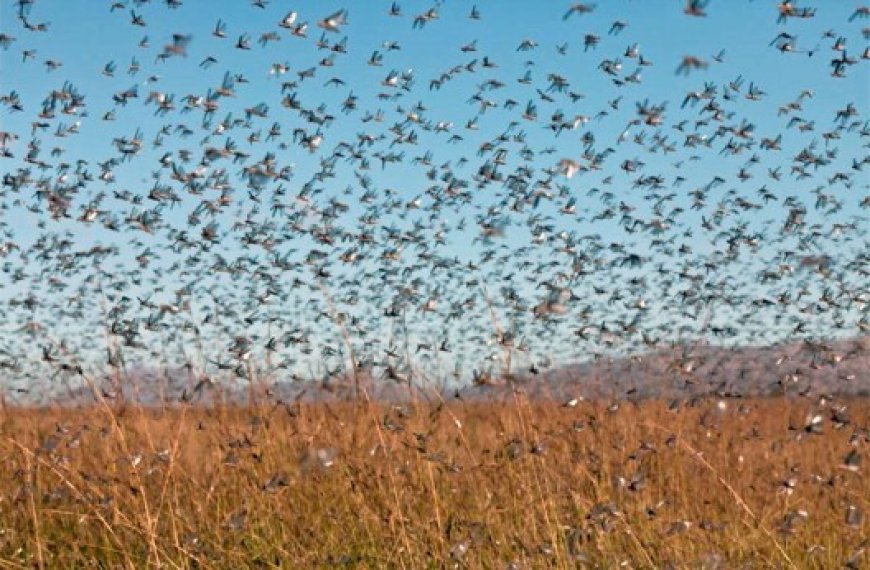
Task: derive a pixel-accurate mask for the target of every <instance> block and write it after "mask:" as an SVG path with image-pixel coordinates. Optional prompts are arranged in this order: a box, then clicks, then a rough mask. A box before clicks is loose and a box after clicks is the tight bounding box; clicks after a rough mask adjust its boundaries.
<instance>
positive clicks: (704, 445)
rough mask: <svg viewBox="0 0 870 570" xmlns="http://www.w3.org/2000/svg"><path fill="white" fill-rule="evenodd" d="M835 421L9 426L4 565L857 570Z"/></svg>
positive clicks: (166, 417)
mask: <svg viewBox="0 0 870 570" xmlns="http://www.w3.org/2000/svg"><path fill="white" fill-rule="evenodd" d="M845 403H846V404H847V405H848V410H849V414H850V416H851V418H850V421H849V423H848V424H846V425H843V424H842V423H839V424H838V423H837V422H835V421H832V420H831V417H832V415H833V408H834V406H836V405H839V404H841V402H837V403H836V404H831V403H823V404H820V403H819V402H817V401H809V400H798V399H771V400H762V399H758V400H745V401H737V400H731V401H728V403H727V408H725V409H721V408H719V407H717V401H716V400H704V401H699V402H695V403H694V405H684V406H682V407H681V408H680V409H679V410H677V411H672V410H669V409H668V408H667V405H666V404H665V403H663V402H655V401H651V402H646V403H642V404H629V403H623V404H622V405H621V406H619V408H618V409H613V408H609V407H608V406H606V405H605V404H598V403H587V402H581V403H579V404H578V405H577V406H576V407H573V408H572V407H565V406H561V405H559V404H556V403H544V402H530V401H527V400H525V399H524V398H523V397H522V396H517V398H516V400H515V401H514V402H507V403H496V402H486V403H484V402H474V403H471V402H459V401H457V402H451V403H449V404H447V405H434V404H424V403H416V404H407V405H404V406H402V407H395V406H391V405H386V404H384V405H372V404H360V405H356V404H352V403H342V404H326V403H320V404H294V405H265V404H264V405H262V406H258V407H256V408H220V409H199V408H187V409H182V408H175V409H139V408H128V409H125V410H120V411H119V410H115V411H111V410H109V409H108V408H100V407H97V408H90V409H79V410H69V409H66V410H65V409H56V410H39V411H37V410H13V409H6V410H3V411H2V412H0V413H2V440H0V454H2V455H0V457H2V458H3V461H2V463H0V560H2V562H0V567H10V568H12V567H34V566H42V567H46V568H72V567H100V568H123V567H129V568H133V567H136V568H141V567H157V566H160V567H166V568H176V567H180V568H246V567H285V568H309V567H331V566H339V567H361V568H384V567H397V568H398V567H403V568H429V567H432V568H440V567H471V568H539V567H554V568H576V567H586V566H588V567H605V568H615V567H618V566H619V565H621V564H622V565H624V567H630V568H664V567H667V566H668V565H669V564H670V565H673V567H677V568H686V567H691V568H742V567H748V568H768V567H771V568H838V567H842V566H843V565H844V564H846V563H849V562H851V563H852V564H853V565H854V566H855V567H867V565H868V560H870V559H868V557H867V556H868V555H862V554H861V552H862V548H864V547H865V546H866V539H865V538H863V537H867V536H868V533H870V526H868V521H867V518H868V517H866V516H865V517H864V519H863V520H862V521H861V522H860V523H858V524H855V522H854V521H852V523H853V524H847V521H846V512H847V509H848V508H849V506H850V505H852V506H855V507H858V508H859V509H861V510H863V511H867V510H868V505H867V497H870V481H868V477H867V475H866V469H867V466H866V465H864V466H863V467H862V469H859V470H857V471H855V470H850V469H846V468H844V466H843V465H842V464H843V460H844V458H845V456H846V455H847V454H848V453H849V452H850V450H852V449H857V450H858V452H859V453H860V454H862V455H866V450H867V447H868V442H867V437H866V435H867V432H866V430H867V426H868V419H870V401H867V400H853V401H849V402H845ZM816 413H818V414H821V415H822V416H823V417H824V424H823V430H822V433H821V434H811V433H809V431H808V430H807V429H805V425H806V424H805V422H806V416H807V414H816ZM840 419H843V418H842V417H840ZM862 430H863V431H862ZM856 434H858V435H856ZM850 439H851V440H852V441H851V442H850ZM865 461H866V459H865ZM789 480H792V481H791V482H789V483H786V481H789ZM802 511H805V515H806V516H803V513H802ZM789 520H790V521H791V522H789ZM862 540H865V542H864V543H862ZM862 556H863V558H862Z"/></svg>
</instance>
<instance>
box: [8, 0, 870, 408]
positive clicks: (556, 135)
mask: <svg viewBox="0 0 870 570" xmlns="http://www.w3.org/2000/svg"><path fill="white" fill-rule="evenodd" d="M240 4H241V7H239V6H233V7H232V8H231V9H230V8H227V9H228V10H230V11H232V12H233V13H234V14H235V13H237V12H238V13H240V14H242V16H238V15H236V16H235V17H228V16H221V15H220V14H218V13H213V12H216V11H217V9H218V7H220V8H221V9H223V8H224V5H223V3H221V4H217V3H215V4H212V3H208V4H207V9H206V7H205V5H204V4H203V3H200V2H195V1H193V0H160V1H158V0H120V1H114V2H108V3H106V4H104V5H100V6H99V8H98V6H97V4H96V3H95V4H94V5H93V6H91V4H90V3H89V4H88V9H89V10H94V11H98V10H105V12H106V13H108V16H106V14H104V13H102V12H101V13H100V18H104V17H109V18H111V20H110V21H111V22H112V26H106V27H105V29H103V28H102V27H100V29H94V30H90V29H89V30H88V33H95V34H106V35H107V36H106V37H107V38H109V37H111V39H106V40H105V44H102V43H100V42H102V41H104V40H100V39H99V38H89V40H88V41H90V42H91V43H93V45H95V46H96V45H100V46H103V47H100V48H94V49H95V50H96V51H95V54H97V55H98V56H100V57H104V58H105V59H106V60H109V61H99V62H96V61H92V59H93V57H91V56H87V59H88V61H87V62H86V65H85V64H82V63H81V62H77V63H75V64H72V63H70V62H69V61H65V60H64V59H65V58H75V57H76V54H75V51H74V50H70V49H69V48H70V46H68V45H65V44H64V43H63V42H60V43H52V42H51V40H50V38H51V36H52V34H53V33H55V31H56V30H57V32H58V33H61V31H62V29H63V27H64V26H76V25H78V24H77V23H76V20H75V19H72V18H67V17H66V16H65V15H64V14H62V13H58V19H57V21H52V20H53V18H52V13H53V10H58V11H60V12H62V11H63V10H64V9H63V8H61V7H59V6H58V3H56V2H49V1H48V0H42V1H39V2H37V1H36V0H15V1H14V2H9V3H4V6H3V8H2V10H3V11H4V17H3V18H2V19H0V22H2V24H0V25H2V30H0V50H2V51H0V56H2V58H3V68H4V71H3V72H2V73H3V81H2V86H3V87H2V93H0V107H2V108H0V112H2V113H3V118H2V119H0V152H2V158H0V164H2V168H0V170H2V185H0V264H2V273H0V375H2V378H3V381H4V385H5V386H6V387H7V389H8V391H9V393H10V394H18V395H20V397H22V398H37V399H38V398H41V397H44V396H45V395H46V394H51V393H58V392H63V391H64V390H66V389H69V388H70V387H71V386H72V387H75V386H80V385H83V384H87V385H88V386H92V387H94V388H95V389H97V390H98V391H100V393H101V394H102V395H103V396H105V397H108V398H112V397H116V396H117V395H118V394H119V392H120V391H121V390H122V389H123V388H122V387H121V385H120V383H121V382H122V380H121V379H122V378H124V375H125V373H126V374H129V373H131V371H133V370H136V369H140V370H141V369H161V370H164V371H165V372H168V371H178V370H184V374H185V382H188V383H189V384H188V387H189V389H188V390H187V391H185V393H184V396H185V397H186V398H195V397H197V395H198V394H200V393H201V392H203V391H205V390H207V389H209V387H210V386H213V385H215V384H217V383H230V384H233V383H236V384H238V385H245V384H247V383H256V382H261V381H262V382H266V383H269V382H283V381H290V380H299V381H304V380H312V379H313V380H317V381H318V382H320V383H321V384H323V385H325V386H328V385H329V384H330V383H331V382H339V381H341V379H343V378H344V379H346V378H349V377H351V376H352V377H357V375H358V374H363V373H365V374H366V376H367V377H369V378H372V379H376V380H381V379H382V380H384V381H386V382H398V383H400V384H417V385H419V384H424V383H426V382H431V381H435V382H448V383H449V382H457V383H464V382H469V381H474V382H476V383H479V384H484V383H487V382H490V381H492V380H493V379H494V378H498V377H499V376H502V377H504V376H506V375H509V374H510V375H515V374H523V375H535V374H538V373H540V372H541V371H543V370H545V369H547V368H549V367H554V366H558V365H560V364H564V363H566V362H570V361H573V360H581V359H590V358H612V357H628V356H634V357H636V358H642V357H640V356H637V355H642V354H644V353H648V352H655V351H657V350H659V349H662V348H666V347H669V346H672V345H674V344H677V343H682V344H686V345H689V346H691V345H693V343H705V344H706V343H713V344H719V345H724V346H741V345H770V344H775V343H778V342H783V341H796V340H809V339H813V340H816V341H818V340H822V341H825V340H829V339H835V338H854V337H859V336H864V335H866V334H867V332H868V331H870V309H868V307H870V286H868V283H870V240H868V230H870V223H868V209H870V194H868V192H867V188H868V184H867V175H866V172H867V170H866V169H867V168H868V163H870V155H868V154H867V152H866V149H867V146H868V141H870V123H868V121H867V120H866V116H865V114H866V110H867V103H868V92H867V85H868V82H867V79H868V73H867V62H868V59H870V48H863V49H861V48H860V47H859V45H860V44H861V42H864V43H865V44H866V43H867V40H868V39H870V27H863V28H862V26H866V25H867V23H868V22H870V6H860V7H858V8H857V9H855V10H854V12H853V13H851V15H850V16H848V17H847V18H844V19H843V20H842V21H839V22H837V23H836V26H837V27H836V28H833V29H825V30H817V29H816V28H814V26H815V25H816V22H817V21H818V20H819V19H821V18H824V17H825V15H824V11H825V10H827V9H828V8H829V6H828V4H827V3H825V4H821V3H820V4H819V6H817V7H811V6H803V5H799V2H796V1H790V0H783V1H781V2H776V1H774V2H768V4H770V10H769V15H770V29H771V30H773V31H772V32H771V34H770V38H769V43H768V45H760V46H757V47H754V48H753V49H757V50H759V55H758V59H764V58H780V59H779V60H778V61H780V62H781V63H777V64H776V65H778V66H780V68H781V70H782V75H783V77H782V83H783V84H789V82H790V81H791V82H794V81H799V82H803V84H804V85H803V87H802V88H800V89H798V90H797V91H796V92H794V93H793V96H791V97H789V98H788V99H784V100H775V97H774V96H773V95H769V94H768V91H770V92H780V88H781V85H779V82H780V78H778V77H769V76H768V77H764V76H757V74H758V72H757V70H755V69H753V66H752V64H753V62H741V65H743V67H744V68H743V69H742V73H735V74H734V75H729V76H728V77H729V78H728V79H726V80H724V81H719V80H711V77H725V74H726V73H730V71H716V70H718V69H723V70H725V69H732V68H730V67H729V66H730V65H733V62H731V61H730V57H731V52H732V51H736V50H732V48H731V47H730V46H728V45H722V46H694V47H693V48H692V49H691V51H692V53H690V54H685V55H683V54H680V55H679V56H677V57H676V58H675V59H674V60H673V61H662V60H661V59H660V58H653V57H652V56H651V55H650V52H649V51H645V50H644V49H642V48H641V46H640V45H639V44H638V43H637V42H636V41H635V40H633V39H632V34H633V33H634V31H635V30H636V29H638V28H640V27H642V24H643V22H640V21H632V20H631V19H623V18H611V17H610V15H608V14H607V12H609V11H611V10H613V9H615V7H616V3H614V4H611V3H607V5H604V4H601V5H596V4H593V3H575V4H572V5H569V6H563V7H562V8H561V10H560V12H561V11H562V10H564V12H563V14H562V18H561V20H560V19H559V17H558V14H557V15H556V18H554V20H553V21H552V23H551V24H549V28H550V29H552V33H548V34H547V35H548V37H525V33H526V32H525V31H524V30H523V29H522V27H509V26H502V27H505V28H506V29H501V28H500V27H499V26H501V25H502V24H503V23H504V14H493V15H491V16H490V15H489V14H487V6H480V7H478V6H471V5H463V4H461V3H458V2H457V3H453V2H444V1H443V0H440V1H436V2H435V3H430V4H428V5H426V6H421V5H416V6H415V7H414V9H413V10H412V9H410V7H409V6H405V5H400V3H397V2H393V3H392V4H385V5H383V6H381V5H380V4H378V3H374V2H373V3H366V6H365V7H362V6H360V7H359V8H358V10H359V11H360V13H362V12H366V17H365V18H362V17H360V20H359V21H358V20H357V19H356V17H355V14H354V11H355V8H353V9H351V10H348V9H339V10H336V11H331V10H328V9H324V8H323V7H322V6H320V5H318V4H316V3H311V4H310V5H308V6H307V7H305V8H303V7H299V8H297V10H294V11H289V12H286V11H285V8H286V7H285V6H284V3H283V2H282V3H279V2H275V1H270V0H254V1H253V2H250V3H247V2H242V3H240ZM279 4H280V6H279ZM403 4H404V3H403ZM415 4H418V3H416V2H415ZM709 4H710V2H709V1H700V0H695V1H691V0H690V1H688V2H686V3H685V5H684V7H683V8H682V9H680V8H678V7H676V6H674V5H673V4H672V3H662V5H661V6H658V7H656V8H655V9H656V10H657V11H662V12H669V13H668V14H666V15H665V16H662V17H663V18H686V19H690V20H695V21H697V22H698V23H699V24H700V23H706V22H709V21H712V20H713V19H714V18H717V17H719V18H721V17H723V15H722V13H723V12H725V11H728V10H734V11H740V10H742V9H744V7H738V6H736V5H732V3H730V2H729V3H720V4H717V5H715V6H711V5H709ZM713 8H715V10H713ZM67 9H68V8H67ZM488 9H489V10H492V11H493V12H496V11H502V10H508V9H509V8H508V7H504V8H502V7H501V6H500V5H499V6H495V5H492V6H489V7H488ZM629 9H630V10H635V9H636V7H635V6H634V5H628V7H627V8H626V10H627V11H628V10H629ZM542 10H544V8H542ZM185 11H198V13H197V15H196V22H197V23H198V24H197V25H200V26H206V27H207V28H203V29H199V30H197V31H190V30H180V31H178V30H175V29H172V28H170V29H161V28H160V27H159V26H157V25H155V24H154V22H160V23H161V24H165V25H174V23H175V22H176V19H175V18H176V17H175V14H181V13H183V12H185ZM330 12H331V13H330ZM717 12H718V13H717ZM627 15H630V14H627ZM488 16H490V17H492V22H491V23H490V22H489V21H488V20H489V18H488ZM83 17H85V18H86V16H83ZM188 18H189V16H188ZM266 19H268V21H269V22H271V24H270V25H269V26H268V27H266V28H265V29H263V28H262V27H259V28H258V27H257V26H258V25H259V23H260V22H262V21H265V20H266ZM206 20H208V21H207V22H206ZM451 20H453V23H451ZM459 20H461V22H459ZM605 20H606V23H604V24H602V22H603V21H605ZM178 21H182V19H179V20H178ZM593 23H594V25H593ZM355 26H361V27H362V28H363V31H362V32H360V35H359V36H355V35H354V27H355ZM474 26H479V27H478V28H475V27H474ZM475 30H477V32H475ZM466 31H468V33H469V34H471V33H476V34H478V36H477V38H474V37H460V34H464V33H465V32H466ZM64 33H69V32H68V31H67V32H64ZM378 34H380V35H378ZM799 35H800V36H801V38H800V41H799V38H798V36H799ZM397 36H398V37H402V38H409V39H408V40H407V41H405V40H403V41H398V40H394V39H391V37H397ZM507 36H509V37H507ZM44 37H45V38H49V39H43V38H44ZM668 41H670V40H668ZM506 42H509V43H511V45H512V47H511V49H509V50H508V49H495V50H488V49H487V48H486V47H485V46H486V45H487V44H490V43H491V44H498V45H502V44H504V45H507V44H506ZM664 42H665V40H664V39H663V43H664ZM403 43H404V45H403ZM105 46H108V47H105ZM409 46H412V47H409ZM125 50H130V51H131V52H132V53H133V55H132V56H131V57H130V59H129V61H126V60H125V61H121V60H120V59H119V58H120V57H122V56H121V54H124V53H126V52H125ZM415 50H416V51H415ZM702 52H703V53H702ZM708 52H709V53H708ZM124 57H126V56H124ZM654 59H655V61H653V60H654ZM408 61H411V62H413V61H419V62H421V63H422V66H421V65H420V64H417V65H416V66H415V67H413V68H407V67H406V66H405V65H404V64H405V63H406V62H408ZM792 66H793V67H794V68H795V69H798V68H799V69H801V70H804V72H806V70H809V72H808V73H805V76H804V77H797V78H795V77H794V73H792V75H789V68H790V67H792ZM39 67H42V68H43V69H38V68H39ZM82 69H87V70H89V71H88V72H87V73H84V72H82ZM13 70H15V71H13ZM25 71H26V72H25ZM856 77H857V78H858V79H860V82H859V84H863V88H862V90H860V91H853V92H851V93H850V91H849V90H848V89H845V90H844V89H843V88H842V87H841V86H842V85H853V86H854V85H855V84H856V83H855V82H854V79H855V78H856ZM650 82H652V83H654V84H655V85H656V87H649V88H648V87H647V85H648V84H649V83H650ZM662 86H664V87H662ZM662 92H665V93H669V95H668V97H667V98H663V97H660V94H661V93H662ZM832 104H834V105H835V106H834V107H831V105H832ZM678 372H682V373H685V372H690V371H678ZM865 380H870V378H868V379H865Z"/></svg>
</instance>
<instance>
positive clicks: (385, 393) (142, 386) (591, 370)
mask: <svg viewBox="0 0 870 570" xmlns="http://www.w3.org/2000/svg"><path fill="white" fill-rule="evenodd" d="M357 380H358V382H359V384H360V386H361V387H362V388H364V389H365V390H366V392H367V393H368V394H369V396H370V397H371V398H373V399H380V400H387V401H393V400H405V399H407V398H408V397H409V388H408V386H407V384H401V383H397V382H395V381H392V380H382V379H380V378H379V377H378V376H375V377H373V376H372V375H371V374H370V373H368V372H365V371H364V372H360V373H359V374H358V377H357ZM515 389H519V390H522V391H523V392H524V393H526V394H528V395H529V396H532V397H535V398H544V399H547V398H552V399H555V400H559V401H568V400H570V399H572V398H578V397H582V398H586V399H602V400H611V399H626V398H629V399H648V398H688V397H694V396H700V395H708V394H717V395H722V396H764V395H777V394H789V395H798V394H830V395H862V396H870V337H860V338H856V339H852V340H848V341H837V342H828V343H807V342H799V343H790V344H784V345H779V346H773V347H740V348H723V347H716V346H704V345H698V346H684V347H675V348H671V349H667V350H659V351H657V352H653V353H649V354H647V355H644V356H639V357H632V358H615V359H601V360H597V361H591V362H583V363H576V364H569V365H564V366H560V367H556V368H552V369H549V370H543V371H540V372H538V373H537V374H531V373H529V372H523V373H515V374H511V375H510V376H509V377H507V378H504V377H481V378H479V379H478V382H477V383H476V384H474V385H462V386H459V385H457V386H450V387H447V388H445V389H444V393H443V394H442V396H443V397H456V396H459V397H461V398H465V399H479V398H501V397H505V396H508V395H510V394H511V393H512V391H513V390H515ZM100 390H101V392H102V393H103V394H104V395H105V396H106V397H108V398H110V399H111V400H113V401H114V400H120V399H121V398H122V397H123V398H125V399H126V400H127V401H128V402H139V403H143V404H146V405H154V404H158V403H160V402H176V403H177V402H191V403H196V404H199V405H211V404H215V403H218V402H226V403H243V402H245V401H247V398H248V394H249V388H248V386H246V385H245V384H242V383H241V382H239V383H236V384H234V385H231V386H226V385H223V384H221V383H215V384H210V383H201V384H200V383H198V382H194V381H193V380H191V379H189V377H188V374H187V372H185V371H182V370H177V371H174V372H170V373H169V374H168V375H167V374H165V373H161V374H157V373H155V372H153V371H146V370H136V371H132V372H130V373H129V374H128V380H127V381H126V383H125V384H124V387H123V389H122V390H121V392H120V393H118V391H117V390H114V391H113V390H112V389H110V388H108V387H105V386H104V387H101V389H100ZM354 393H355V390H354V381H353V379H351V378H349V377H347V376H344V377H342V376H338V377H333V378H329V379H327V380H324V381H321V382H314V381H280V380H279V381H277V382H274V383H272V384H270V385H269V386H263V387H260V388H259V389H258V390H257V396H256V397H258V398H261V399H262V398H266V399H269V400H272V401H284V402H290V401H296V400H306V401H314V400H343V399H351V398H353V396H354ZM416 393H417V394H420V391H417V392H416ZM428 395H429V397H437V395H436V394H435V393H434V392H432V391H431V390H429V391H428ZM93 401H94V394H93V391H92V390H91V389H89V388H80V389H78V390H74V391H72V392H70V393H67V394H64V395H62V396H60V397H59V398H56V399H55V400H54V402H53V403H58V404H88V403H92V402H93ZM22 403H23V402H22Z"/></svg>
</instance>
